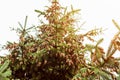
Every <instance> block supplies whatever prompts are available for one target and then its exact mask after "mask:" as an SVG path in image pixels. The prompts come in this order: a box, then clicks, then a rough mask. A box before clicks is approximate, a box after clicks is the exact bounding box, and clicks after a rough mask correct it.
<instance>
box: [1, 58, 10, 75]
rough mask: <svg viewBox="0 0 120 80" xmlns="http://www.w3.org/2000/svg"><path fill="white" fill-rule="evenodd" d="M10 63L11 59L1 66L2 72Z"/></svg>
mask: <svg viewBox="0 0 120 80" xmlns="http://www.w3.org/2000/svg"><path fill="white" fill-rule="evenodd" d="M8 65H9V60H6V61H5V63H4V64H3V65H2V66H1V67H0V73H2V72H4V71H5V70H6V69H7V67H8Z"/></svg>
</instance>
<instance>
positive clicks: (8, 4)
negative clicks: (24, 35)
mask: <svg viewBox="0 0 120 80" xmlns="http://www.w3.org/2000/svg"><path fill="white" fill-rule="evenodd" d="M59 1H60V3H61V5H63V6H68V7H70V6H71V5H73V7H74V9H81V19H80V20H81V21H82V22H83V21H86V24H85V25H84V28H85V29H86V30H87V29H93V28H94V27H98V28H100V27H102V28H103V29H107V30H106V31H105V32H104V34H103V35H102V36H100V37H101V38H105V39H104V42H103V44H102V46H104V48H105V49H107V47H108V45H109V42H110V39H112V37H113V35H114V34H115V33H116V32H117V31H118V30H117V29H116V28H115V27H114V25H113V23H112V19H115V20H116V22H118V23H119V24H120V5H119V3H120V0H59ZM48 4H49V2H48V0H0V10H1V11H0V26H1V29H0V44H2V45H3V44H5V43H6V42H7V41H16V40H17V37H16V34H15V32H11V31H10V28H9V27H14V28H17V27H19V25H18V21H20V22H21V23H24V18H25V16H26V15H27V16H28V26H32V25H33V24H35V25H37V24H38V23H39V21H38V18H37V15H38V14H37V13H35V12H34V10H35V9H39V10H44V6H46V5H48ZM1 54H4V52H1Z"/></svg>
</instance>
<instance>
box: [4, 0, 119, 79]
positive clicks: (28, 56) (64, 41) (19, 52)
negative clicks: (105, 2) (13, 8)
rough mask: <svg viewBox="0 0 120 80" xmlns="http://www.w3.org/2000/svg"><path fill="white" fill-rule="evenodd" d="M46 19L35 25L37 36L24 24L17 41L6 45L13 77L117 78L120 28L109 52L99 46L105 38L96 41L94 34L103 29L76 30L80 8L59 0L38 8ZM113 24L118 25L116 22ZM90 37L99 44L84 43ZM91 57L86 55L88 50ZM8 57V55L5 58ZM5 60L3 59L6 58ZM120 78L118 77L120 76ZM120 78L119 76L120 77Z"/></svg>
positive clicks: (40, 14) (11, 77)
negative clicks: (67, 6) (77, 8)
mask: <svg viewBox="0 0 120 80" xmlns="http://www.w3.org/2000/svg"><path fill="white" fill-rule="evenodd" d="M35 11H36V12H38V13H39V17H40V16H43V17H44V18H45V19H46V21H41V24H40V25H39V26H37V27H35V28H36V32H37V34H36V36H33V35H32V34H30V33H29V31H30V30H31V29H33V28H34V27H31V28H26V23H27V17H26V19H25V24H24V26H22V25H21V24H20V23H19V24H20V28H18V29H17V32H18V34H19V41H18V42H8V44H7V45H6V49H7V50H9V52H10V54H9V55H8V56H6V58H7V59H8V60H9V69H10V70H11V76H10V77H9V78H10V79H20V80H111V79H112V80H116V79H117V76H116V75H115V74H113V72H115V73H116V74H118V75H119V73H120V70H119V69H120V64H119V59H116V58H114V57H113V54H114V53H115V52H116V51H117V50H118V51H119V50H120V36H119V35H120V30H119V32H118V33H117V34H116V35H115V37H114V38H113V40H112V41H111V43H110V46H109V49H108V51H107V52H104V49H103V48H102V47H101V46H99V44H100V43H101V42H102V41H103V39H100V40H99V41H97V42H95V40H94V38H93V36H96V35H98V34H99V33H101V29H94V30H91V31H89V32H87V33H83V34H77V31H78V29H77V28H75V23H76V19H75V18H74V17H75V14H78V12H79V10H74V9H73V8H71V11H67V8H64V7H61V5H60V4H59V2H58V1H57V0H53V1H52V4H51V6H50V7H47V9H46V10H44V11H39V10H35ZM113 22H114V24H115V25H116V26H117V28H119V26H118V25H117V23H116V22H115V21H114V20H113ZM86 38H87V39H88V40H90V41H92V42H95V43H96V44H87V43H84V41H85V39H86ZM88 53H89V54H90V55H89V56H90V58H86V56H85V55H86V54H88ZM6 58H5V59H6ZM3 62H4V61H3ZM118 78H119V77H118ZM118 80H119V79H118Z"/></svg>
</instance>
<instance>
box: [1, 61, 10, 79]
mask: <svg viewBox="0 0 120 80" xmlns="http://www.w3.org/2000/svg"><path fill="white" fill-rule="evenodd" d="M8 67H9V60H6V61H5V62H4V63H3V64H0V80H9V78H8V77H10V76H11V70H10V68H8Z"/></svg>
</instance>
